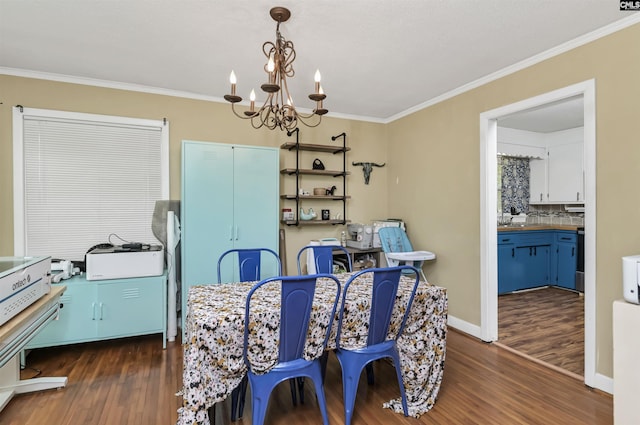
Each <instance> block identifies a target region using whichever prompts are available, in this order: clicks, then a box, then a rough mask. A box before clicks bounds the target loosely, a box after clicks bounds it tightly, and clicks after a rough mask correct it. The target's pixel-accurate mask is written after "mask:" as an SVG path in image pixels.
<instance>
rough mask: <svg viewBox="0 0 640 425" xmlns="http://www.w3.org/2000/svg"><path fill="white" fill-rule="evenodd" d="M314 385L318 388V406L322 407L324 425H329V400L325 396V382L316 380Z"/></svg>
mask: <svg viewBox="0 0 640 425" xmlns="http://www.w3.org/2000/svg"><path fill="white" fill-rule="evenodd" d="M313 384H314V386H315V387H316V398H317V399H318V406H319V407H320V413H321V414H322V423H323V424H324V425H329V414H328V412H327V400H326V398H325V396H324V387H323V385H324V384H323V382H322V381H318V380H316V379H314V380H313Z"/></svg>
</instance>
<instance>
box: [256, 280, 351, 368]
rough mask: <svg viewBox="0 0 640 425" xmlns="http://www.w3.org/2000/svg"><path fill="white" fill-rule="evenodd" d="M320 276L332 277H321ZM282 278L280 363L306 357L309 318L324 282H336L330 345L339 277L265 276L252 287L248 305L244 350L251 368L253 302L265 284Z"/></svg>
mask: <svg viewBox="0 0 640 425" xmlns="http://www.w3.org/2000/svg"><path fill="white" fill-rule="evenodd" d="M320 278H325V279H330V280H331V281H332V282H329V281H328V280H319V279H320ZM275 281H280V282H281V289H280V342H279V350H280V351H279V355H278V362H280V363H282V362H288V361H292V360H295V359H300V358H302V356H303V354H304V346H305V342H306V339H307V332H308V328H309V319H310V317H311V310H312V306H313V299H314V295H315V291H316V285H318V282H321V283H322V284H324V285H332V284H333V283H335V287H336V289H335V297H334V298H333V306H332V307H331V315H330V316H329V319H328V320H329V323H328V326H327V329H326V333H325V336H324V343H323V347H324V346H326V345H327V341H328V339H329V334H330V332H331V325H332V324H333V318H334V317H335V314H336V308H337V304H338V299H339V297H340V282H339V281H338V279H337V278H336V277H335V276H333V275H331V274H327V273H321V274H314V275H302V276H277V277H271V278H268V279H264V280H262V281H260V282H258V283H257V284H255V285H254V286H253V288H251V290H250V291H249V294H248V295H247V302H246V307H245V326H244V350H243V356H244V361H245V364H246V365H247V367H249V368H250V367H251V364H250V362H249V360H248V359H247V350H248V344H249V329H250V328H251V327H252V324H251V323H249V320H250V315H249V313H250V311H251V301H252V298H253V296H254V294H255V293H256V291H257V290H259V289H260V288H261V287H262V286H264V285H266V284H267V283H270V282H275Z"/></svg>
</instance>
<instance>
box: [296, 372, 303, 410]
mask: <svg viewBox="0 0 640 425" xmlns="http://www.w3.org/2000/svg"><path fill="white" fill-rule="evenodd" d="M295 380H296V382H297V383H298V395H299V396H300V404H304V378H295Z"/></svg>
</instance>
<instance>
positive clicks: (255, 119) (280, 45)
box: [224, 7, 329, 131]
mask: <svg viewBox="0 0 640 425" xmlns="http://www.w3.org/2000/svg"><path fill="white" fill-rule="evenodd" d="M269 14H270V15H271V17H272V18H273V20H274V21H276V22H277V23H278V24H277V26H276V41H275V43H272V42H271V41H267V42H265V43H264V44H263V45H262V52H263V53H264V55H265V56H266V57H267V64H266V65H265V66H264V70H265V72H266V73H267V75H268V80H267V82H266V83H264V84H263V85H262V86H260V88H261V89H262V91H263V92H265V93H267V99H266V100H265V102H264V104H263V105H262V106H261V107H260V109H258V110H256V107H255V101H256V93H255V91H254V90H251V94H250V95H249V100H250V101H251V103H250V105H249V110H248V111H244V116H243V115H241V114H239V113H238V112H237V111H236V109H235V104H236V103H239V102H242V98H241V97H240V96H238V95H237V94H236V83H237V79H236V74H235V73H234V72H233V71H231V75H230V76H229V82H230V83H231V94H226V95H225V96H224V98H225V100H226V101H228V102H230V103H231V110H232V111H233V113H234V114H235V115H236V116H237V117H239V118H242V119H250V120H251V125H252V126H253V127H254V128H260V127H263V126H264V127H267V128H268V129H270V130H274V129H276V128H279V129H280V130H287V131H292V130H294V129H295V128H296V127H297V126H298V122H301V123H302V124H304V125H306V126H307V127H317V126H318V125H319V124H320V122H321V121H322V115H324V114H326V113H327V112H329V111H328V110H326V109H324V107H323V106H322V101H323V100H324V99H325V98H326V97H327V96H326V95H325V94H324V92H323V90H322V86H321V85H320V71H316V73H315V76H314V81H315V92H314V93H312V94H310V95H309V99H311V100H313V101H314V102H316V107H315V109H314V110H313V112H312V113H310V114H302V113H300V112H298V111H297V110H296V108H295V106H294V104H293V100H292V99H291V95H290V94H289V87H288V86H287V77H289V78H293V76H294V75H295V71H294V70H293V61H295V59H296V51H295V49H294V48H293V43H292V42H291V41H288V40H286V39H285V38H284V37H283V36H282V35H281V34H280V23H282V22H286V21H287V20H288V19H289V18H290V17H291V12H290V11H289V9H287V8H284V7H274V8H273V9H271V11H270V12H269Z"/></svg>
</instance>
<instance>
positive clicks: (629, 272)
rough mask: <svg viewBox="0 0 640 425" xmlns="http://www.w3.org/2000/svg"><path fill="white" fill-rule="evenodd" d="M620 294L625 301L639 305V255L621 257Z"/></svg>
mask: <svg viewBox="0 0 640 425" xmlns="http://www.w3.org/2000/svg"><path fill="white" fill-rule="evenodd" d="M622 292H623V296H624V299H625V300H626V301H628V302H630V303H634V304H640V255H630V256H628V257H622Z"/></svg>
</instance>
